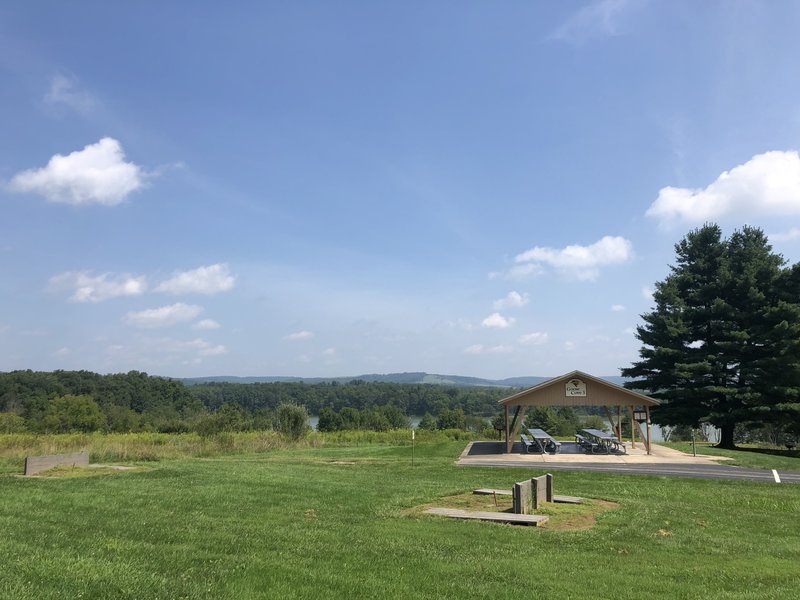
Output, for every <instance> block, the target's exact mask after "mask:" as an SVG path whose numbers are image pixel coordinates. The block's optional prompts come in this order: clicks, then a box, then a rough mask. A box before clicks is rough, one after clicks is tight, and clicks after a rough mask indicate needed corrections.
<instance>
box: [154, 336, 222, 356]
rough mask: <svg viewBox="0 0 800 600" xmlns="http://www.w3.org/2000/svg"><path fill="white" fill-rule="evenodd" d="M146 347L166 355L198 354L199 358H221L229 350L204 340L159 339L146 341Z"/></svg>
mask: <svg viewBox="0 0 800 600" xmlns="http://www.w3.org/2000/svg"><path fill="white" fill-rule="evenodd" d="M146 345H147V346H149V347H151V348H154V349H157V350H158V351H159V352H162V353H166V354H187V353H189V354H196V355H197V356H220V355H222V354H227V353H228V349H227V348H225V346H223V345H214V344H212V343H210V342H208V341H206V340H204V339H202V338H195V339H193V340H188V341H184V340H173V339H171V338H159V339H155V340H146Z"/></svg>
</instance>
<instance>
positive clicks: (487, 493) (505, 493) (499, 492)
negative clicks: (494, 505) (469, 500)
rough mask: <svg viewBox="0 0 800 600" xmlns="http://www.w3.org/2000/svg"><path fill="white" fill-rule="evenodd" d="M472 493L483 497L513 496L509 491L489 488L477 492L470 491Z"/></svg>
mask: <svg viewBox="0 0 800 600" xmlns="http://www.w3.org/2000/svg"><path fill="white" fill-rule="evenodd" d="M472 493H473V494H483V495H485V496H493V495H495V494H496V495H498V496H513V495H514V492H512V491H511V490H493V489H491V488H480V489H477V490H472Z"/></svg>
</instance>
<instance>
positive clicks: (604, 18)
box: [550, 0, 633, 44]
mask: <svg viewBox="0 0 800 600" xmlns="http://www.w3.org/2000/svg"><path fill="white" fill-rule="evenodd" d="M632 5H633V3H632V2H631V1H630V0H600V1H599V2H591V3H590V4H588V5H587V6H584V7H583V8H581V9H580V10H579V11H578V12H576V13H574V14H573V15H571V16H570V17H569V18H568V19H567V20H566V21H565V22H564V23H562V24H561V25H560V26H559V27H558V28H557V29H556V30H555V31H554V32H553V33H552V35H551V36H550V37H551V38H553V39H556V40H561V41H564V42H569V43H573V44H581V43H584V42H586V41H588V40H590V39H593V38H598V37H608V36H614V35H617V34H618V33H619V28H620V20H621V18H622V17H623V15H624V14H625V12H626V10H627V9H628V8H630V7H631V6H632Z"/></svg>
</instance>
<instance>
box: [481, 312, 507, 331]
mask: <svg viewBox="0 0 800 600" xmlns="http://www.w3.org/2000/svg"><path fill="white" fill-rule="evenodd" d="M514 321H515V319H513V318H510V317H509V318H506V317H504V316H503V315H501V314H500V313H492V314H491V315H489V316H488V317H486V318H485V319H484V320H483V321H482V322H481V326H483V327H487V328H489V329H507V328H509V327H511V326H512V325H513V324H514Z"/></svg>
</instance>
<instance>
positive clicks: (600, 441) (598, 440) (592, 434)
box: [581, 429, 625, 454]
mask: <svg viewBox="0 0 800 600" xmlns="http://www.w3.org/2000/svg"><path fill="white" fill-rule="evenodd" d="M581 433H583V434H584V435H585V436H586V437H588V438H589V440H590V445H589V451H590V452H592V453H594V452H596V451H597V452H605V453H606V454H610V453H611V452H612V451H613V452H619V451H620V450H621V451H622V452H625V446H624V445H622V444H621V443H620V441H619V440H618V439H617V436H615V435H612V434H610V433H606V432H605V431H601V430H599V429H581Z"/></svg>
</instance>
